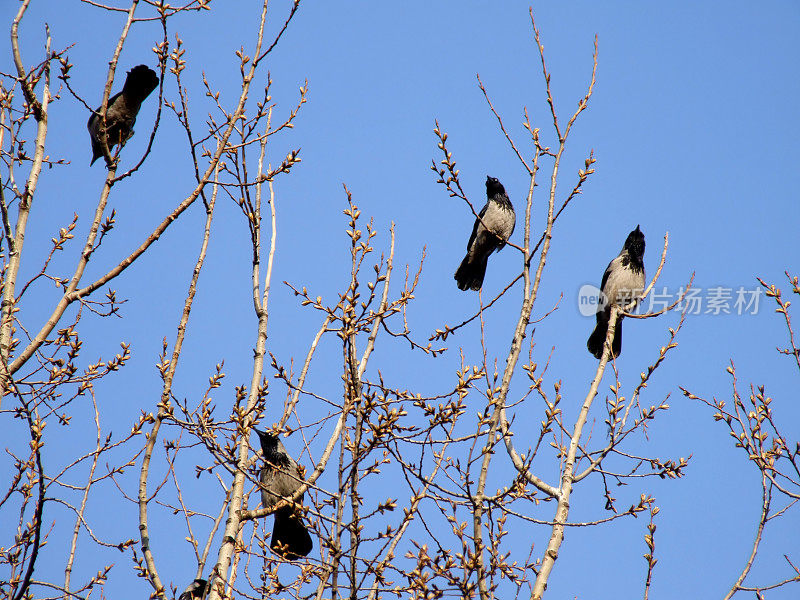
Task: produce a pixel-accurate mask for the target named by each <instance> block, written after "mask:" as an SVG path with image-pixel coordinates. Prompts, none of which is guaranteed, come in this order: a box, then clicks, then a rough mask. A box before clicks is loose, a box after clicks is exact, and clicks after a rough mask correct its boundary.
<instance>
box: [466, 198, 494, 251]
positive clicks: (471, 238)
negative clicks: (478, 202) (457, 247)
mask: <svg viewBox="0 0 800 600" xmlns="http://www.w3.org/2000/svg"><path fill="white" fill-rule="evenodd" d="M487 208H489V203H488V202H487V203H486V204H484V205H483V208H482V209H481V212H479V213H478V216H479V217H480V219H475V225H473V226H472V235H470V236H469V241H468V242H467V252H469V251H470V249H471V248H472V242H474V241H475V236H477V235H478V226H479V225H480V224H481V219H482V218H483V215H485V214H486V209H487Z"/></svg>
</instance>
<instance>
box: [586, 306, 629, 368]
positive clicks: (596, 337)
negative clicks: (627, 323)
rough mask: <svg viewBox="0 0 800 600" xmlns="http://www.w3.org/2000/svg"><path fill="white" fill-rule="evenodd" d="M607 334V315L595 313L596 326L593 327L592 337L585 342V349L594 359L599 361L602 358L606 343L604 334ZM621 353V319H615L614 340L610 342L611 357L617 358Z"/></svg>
mask: <svg viewBox="0 0 800 600" xmlns="http://www.w3.org/2000/svg"><path fill="white" fill-rule="evenodd" d="M607 333H608V315H606V314H605V312H599V313H597V325H595V328H594V331H592V335H590V336H589V339H588V340H587V341H586V347H587V348H588V349H589V352H591V353H592V354H593V355H594V357H595V358H597V359H600V358H602V356H603V344H605V341H606V334H607ZM620 352H622V317H620V318H619V319H617V327H616V329H615V330H614V339H613V340H612V341H611V357H609V358H617V357H618V356H619V355H620Z"/></svg>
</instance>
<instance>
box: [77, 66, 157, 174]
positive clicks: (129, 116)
mask: <svg viewBox="0 0 800 600" xmlns="http://www.w3.org/2000/svg"><path fill="white" fill-rule="evenodd" d="M156 86H158V75H156V72H155V71H153V69H151V68H150V67H148V66H147V65H139V66H138V67H134V68H133V69H131V70H130V71H128V77H127V78H126V79H125V85H123V86H122V91H121V92H119V93H118V94H114V95H113V96H111V98H110V99H109V100H108V110H107V111H106V127H105V130H106V131H108V136H106V135H105V131H104V130H103V119H101V118H100V114H99V113H100V108H98V109H97V110H96V111H94V112H93V113H92V116H91V117H89V122H88V123H87V124H86V127H88V128H89V135H90V136H91V138H92V162H90V163H89V164H90V165H93V164H94V161H96V160H97V159H98V158H100V157H101V156H103V151H104V149H103V146H104V143H105V144H106V145H108V151H109V152H111V148H113V147H114V146H115V145H117V144H119V147H120V148H122V147H123V146H124V145H125V142H127V141H128V140H129V139H130V138H131V136H132V135H133V125H134V123H136V115H137V114H139V108H141V106H142V101H144V99H145V98H147V96H149V95H150V92H152V91H153V90H154V89H156Z"/></svg>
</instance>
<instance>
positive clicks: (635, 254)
mask: <svg viewBox="0 0 800 600" xmlns="http://www.w3.org/2000/svg"><path fill="white" fill-rule="evenodd" d="M600 290H601V291H600V301H599V302H598V304H597V315H596V317H597V325H596V326H595V328H594V331H593V332H592V335H590V336H589V340H588V341H587V342H586V347H587V348H588V349H589V352H591V353H592V354H594V357H595V358H601V357H602V356H603V344H604V343H605V341H606V333H608V321H609V319H610V318H611V305H613V304H618V305H620V306H625V305H626V304H629V303H630V302H631V301H632V300H635V299H636V298H638V297H639V296H640V295H641V294H642V291H644V234H643V233H642V232H641V230H640V229H639V226H638V225H637V226H636V229H634V230H633V231H631V232H630V233H629V234H628V238H627V239H626V240H625V245H624V246H623V247H622V251H621V252H620V253H619V256H617V257H616V258H615V259H614V260H612V261H611V262H610V263H608V267H606V272H605V273H603V281H602V282H601V283H600ZM621 351H622V315H620V317H619V319H618V320H617V327H616V329H615V330H614V340H613V341H612V342H611V356H612V357H613V358H616V357H617V356H619V353H620V352H621Z"/></svg>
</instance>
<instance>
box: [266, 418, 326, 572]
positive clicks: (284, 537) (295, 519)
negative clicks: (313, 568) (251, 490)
mask: <svg viewBox="0 0 800 600" xmlns="http://www.w3.org/2000/svg"><path fill="white" fill-rule="evenodd" d="M254 431H255V432H256V433H257V434H258V439H259V441H260V442H261V451H262V452H263V453H264V463H265V464H264V468H262V469H261V478H260V480H261V503H262V504H263V505H264V507H265V508H271V507H273V506H275V505H276V504H277V503H278V502H280V501H281V500H282V497H283V496H291V495H292V494H294V493H295V492H296V491H297V489H298V488H299V487H300V486H301V485H302V484H303V475H302V474H301V473H300V468H299V466H298V465H297V463H296V462H295V461H294V459H293V458H292V457H291V456H289V454H288V453H287V452H286V448H284V446H283V444H282V443H281V441H280V439H278V436H277V435H273V434H271V433H265V432H263V431H259V430H258V429H254ZM302 502H303V496H302V494H301V495H300V497H299V498H298V499H297V501H296V503H295V504H294V505H289V506H284V507H283V508H279V509H278V510H276V511H275V513H274V514H275V524H274V525H273V527H272V540H271V541H270V544H269V547H270V548H272V551H273V552H275V554H278V555H279V556H282V557H283V558H285V559H287V560H295V559H297V558H300V557H302V556H307V555H308V553H309V552H311V548H313V544H312V542H311V536H310V535H309V533H308V529H306V526H305V525H304V524H303V520H302V514H303V511H302V509H301V508H300V507H301V505H302Z"/></svg>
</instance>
